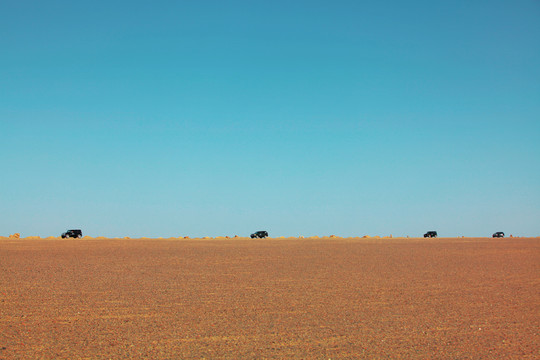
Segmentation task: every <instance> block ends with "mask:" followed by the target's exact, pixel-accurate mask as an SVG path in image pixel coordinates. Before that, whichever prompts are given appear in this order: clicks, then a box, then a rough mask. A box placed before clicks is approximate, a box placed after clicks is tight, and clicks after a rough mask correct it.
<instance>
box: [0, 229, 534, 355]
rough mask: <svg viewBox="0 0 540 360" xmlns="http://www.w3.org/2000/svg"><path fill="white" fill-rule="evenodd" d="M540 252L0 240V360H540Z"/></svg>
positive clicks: (339, 243)
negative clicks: (390, 359) (482, 359)
mask: <svg viewBox="0 0 540 360" xmlns="http://www.w3.org/2000/svg"><path fill="white" fill-rule="evenodd" d="M539 329H540V238H529V239H521V238H513V239H509V238H505V239H462V238H459V239H428V240H425V239H319V240H313V239H280V240H277V239H266V240H243V239H242V240H236V239H235V240H233V239H230V240H229V239H220V240H167V239H165V240H144V239H130V240H124V239H122V240H120V239H106V240H96V239H82V240H60V239H55V240H35V239H34V240H28V239H7V238H0V359H41V358H43V359H53V358H62V359H77V358H81V359H100V358H112V359H119V358H132V359H135V358H139V359H144V358H146V359H201V358H208V359H216V358H218V359H219V358H229V359H250V358H251V359H262V358H276V359H289V358H298V359H300V358H302V359H328V358H331V359H356V358H407V359H411V358H412V359H417V358H418V359H435V358H439V359H440V358H443V359H480V358H484V359H486V358H487V359H508V358H513V359H533V358H535V359H537V358H539V357H540V350H539V346H540V345H539V344H540V330H539Z"/></svg>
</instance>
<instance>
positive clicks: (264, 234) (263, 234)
mask: <svg viewBox="0 0 540 360" xmlns="http://www.w3.org/2000/svg"><path fill="white" fill-rule="evenodd" d="M265 237H268V232H267V231H257V232H254V233H253V234H251V238H252V239H255V238H259V239H264V238H265Z"/></svg>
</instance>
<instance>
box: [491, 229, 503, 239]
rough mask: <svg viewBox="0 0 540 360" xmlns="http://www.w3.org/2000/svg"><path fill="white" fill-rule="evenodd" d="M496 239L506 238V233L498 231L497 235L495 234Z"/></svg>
mask: <svg viewBox="0 0 540 360" xmlns="http://www.w3.org/2000/svg"><path fill="white" fill-rule="evenodd" d="M493 237H494V238H500V237H504V233H503V232H502V231H497V232H496V233H495V234H493Z"/></svg>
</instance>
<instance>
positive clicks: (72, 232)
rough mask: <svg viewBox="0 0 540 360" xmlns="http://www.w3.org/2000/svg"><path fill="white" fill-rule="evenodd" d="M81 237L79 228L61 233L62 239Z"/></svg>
mask: <svg viewBox="0 0 540 360" xmlns="http://www.w3.org/2000/svg"><path fill="white" fill-rule="evenodd" d="M70 237H71V238H76V239H77V238H82V231H81V230H68V231H66V232H65V233H63V234H62V239H65V238H70Z"/></svg>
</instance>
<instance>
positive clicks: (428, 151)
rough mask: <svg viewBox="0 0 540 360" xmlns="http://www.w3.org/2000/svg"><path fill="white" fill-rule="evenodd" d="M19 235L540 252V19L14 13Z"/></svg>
mask: <svg viewBox="0 0 540 360" xmlns="http://www.w3.org/2000/svg"><path fill="white" fill-rule="evenodd" d="M0 136H1V143H0V146H1V148H0V165H1V168H2V170H1V173H2V175H1V176H0V235H4V236H5V235H9V234H11V233H15V232H19V233H21V235H22V236H31V235H38V236H51V235H55V236H56V235H59V234H60V233H61V232H63V231H65V230H66V229H68V228H81V229H82V230H83V233H84V234H85V235H90V236H111V237H116V236H131V237H138V236H149V237H169V236H192V237H194V236H220V235H222V236H225V235H229V236H233V235H249V234H250V233H251V232H254V231H256V230H268V231H269V233H270V235H271V236H298V235H304V236H310V235H319V236H322V235H330V234H335V235H341V236H355V235H365V234H368V235H380V236H385V235H390V234H392V235H394V236H407V235H409V236H421V235H422V234H423V233H424V232H425V231H427V230H437V231H438V232H439V235H440V236H461V235H465V236H490V235H491V234H492V233H493V232H495V231H504V232H506V234H507V235H509V234H513V235H523V236H538V235H540V142H539V140H540V2H539V1H537V0H528V1H527V0H523V1H521V0H517V1H507V0H504V1H502V0H490V1H487V0H486V1H465V0H461V1H447V2H442V1H427V0H426V1H415V0H411V1H340V0H332V1H317V0H310V1H262V0H245V1H234V0H232V1H214V0H208V1H204V0H201V1H188V0H184V1H133V0H131V1H114V0H113V1H86V0H80V1H67V0H66V1H55V0H51V1H37V0H35V1H34V0H16V1H15V0H3V1H2V2H0Z"/></svg>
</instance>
